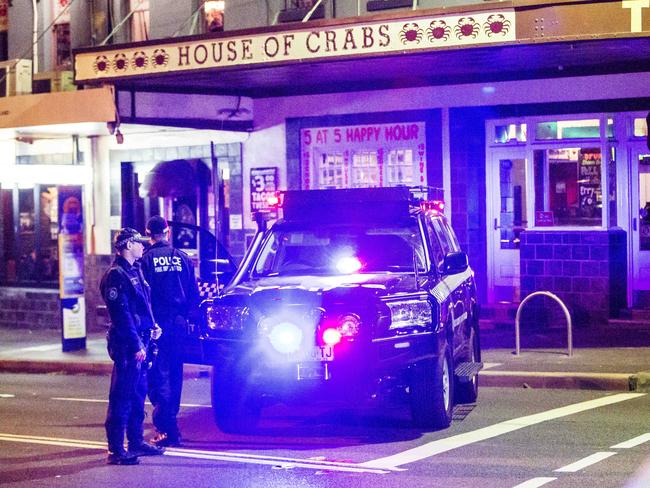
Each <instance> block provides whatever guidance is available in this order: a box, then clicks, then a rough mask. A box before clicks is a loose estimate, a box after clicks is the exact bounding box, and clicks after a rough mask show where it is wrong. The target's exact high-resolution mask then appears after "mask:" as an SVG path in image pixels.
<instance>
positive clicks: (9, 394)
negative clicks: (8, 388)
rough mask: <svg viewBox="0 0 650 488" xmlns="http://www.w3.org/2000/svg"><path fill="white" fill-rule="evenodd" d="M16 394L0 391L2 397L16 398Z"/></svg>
mask: <svg viewBox="0 0 650 488" xmlns="http://www.w3.org/2000/svg"><path fill="white" fill-rule="evenodd" d="M15 397H16V395H12V394H11V393H0V398H15Z"/></svg>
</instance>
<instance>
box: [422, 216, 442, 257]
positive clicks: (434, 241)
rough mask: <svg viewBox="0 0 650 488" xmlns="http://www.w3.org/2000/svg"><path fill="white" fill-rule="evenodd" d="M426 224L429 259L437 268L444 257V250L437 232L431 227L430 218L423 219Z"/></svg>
mask: <svg viewBox="0 0 650 488" xmlns="http://www.w3.org/2000/svg"><path fill="white" fill-rule="evenodd" d="M425 221H426V224H427V233H428V234H429V241H430V242H431V259H432V261H433V263H434V264H435V266H436V268H437V269H440V266H442V262H443V260H444V259H445V251H444V249H443V246H442V244H441V242H440V239H439V237H438V234H437V233H436V230H435V229H434V227H433V221H432V219H430V218H427V219H425Z"/></svg>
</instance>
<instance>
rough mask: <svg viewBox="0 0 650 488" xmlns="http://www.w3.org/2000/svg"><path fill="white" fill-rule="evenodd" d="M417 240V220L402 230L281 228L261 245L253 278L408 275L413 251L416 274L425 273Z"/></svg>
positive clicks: (392, 228)
mask: <svg viewBox="0 0 650 488" xmlns="http://www.w3.org/2000/svg"><path fill="white" fill-rule="evenodd" d="M420 236H421V234H420V231H419V228H418V224H417V221H416V220H415V219H413V220H412V224H411V225H410V226H402V227H383V226H382V227H374V226H373V227H359V226H343V225H341V226H323V227H321V228H317V229H316V228H313V227H310V228H307V229H305V228H302V229H300V228H298V229H295V228H282V227H280V228H277V229H276V230H273V232H272V233H271V235H270V236H269V238H268V239H267V240H266V242H265V243H264V246H263V248H262V250H261V251H260V253H259V257H258V259H257V261H256V263H255V265H254V269H253V275H254V276H288V275H331V274H348V273H350V272H359V273H374V272H391V271H392V272H409V271H410V272H412V271H413V253H414V251H415V254H416V260H417V262H418V268H419V269H420V270H424V250H423V246H422V238H421V237H420ZM351 262H352V263H353V265H352V266H350V263H351ZM354 263H357V266H354Z"/></svg>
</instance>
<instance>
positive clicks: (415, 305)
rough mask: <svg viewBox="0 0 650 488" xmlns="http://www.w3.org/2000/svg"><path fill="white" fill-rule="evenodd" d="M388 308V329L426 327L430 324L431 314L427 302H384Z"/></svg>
mask: <svg viewBox="0 0 650 488" xmlns="http://www.w3.org/2000/svg"><path fill="white" fill-rule="evenodd" d="M386 305H388V308H389V310H390V327H389V329H399V328H403V327H427V326H428V325H430V324H431V321H432V318H433V315H432V313H431V305H430V304H429V302H426V301H420V300H408V301H402V302H388V303H386Z"/></svg>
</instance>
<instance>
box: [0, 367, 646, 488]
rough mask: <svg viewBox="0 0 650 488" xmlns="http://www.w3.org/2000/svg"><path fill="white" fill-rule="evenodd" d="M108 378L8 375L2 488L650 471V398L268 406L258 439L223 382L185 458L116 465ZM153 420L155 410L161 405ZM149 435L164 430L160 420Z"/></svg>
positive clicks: (423, 482)
mask: <svg viewBox="0 0 650 488" xmlns="http://www.w3.org/2000/svg"><path fill="white" fill-rule="evenodd" d="M107 391H108V378H106V377H95V376H65V375H20V374H2V375H0V484H1V485H6V486H47V487H72V486H75V487H78V486H85V487H88V486H90V487H93V488H95V487H102V486H111V487H116V486H139V487H149V486H161V487H162V486H183V487H191V488H198V487H203V486H206V487H208V486H209V487H222V486H223V487H225V486H237V487H262V486H263V487H269V488H273V487H298V488H300V487H333V486H336V487H339V486H354V487H372V488H383V487H404V486H408V487H409V488H410V487H438V486H440V487H468V488H469V487H471V488H474V487H480V488H492V487H494V488H496V487H519V488H534V487H538V486H548V487H552V488H553V487H589V488H595V487H598V488H604V487H622V486H630V487H632V486H633V487H634V488H640V487H644V488H647V487H648V486H650V481H648V480H647V479H646V481H641V480H640V479H639V477H640V476H642V475H643V469H642V468H643V464H644V463H645V462H646V460H650V395H646V394H635V393H604V392H598V391H588V390H541V389H540V390H536V389H520V390H518V389H512V388H510V389H497V388H483V389H482V390H481V393H480V398H479V402H478V404H477V405H475V406H463V407H457V408H456V411H455V421H454V424H453V425H452V427H450V428H449V429H446V430H443V431H438V432H422V431H420V430H418V429H413V428H411V427H410V425H409V421H408V416H407V415H406V414H405V411H404V410H403V409H401V408H397V407H392V408H382V409H372V408H367V407H363V408H357V409H350V408H348V409H340V408H332V407H326V406H322V405H321V406H316V407H313V406H312V407H304V406H302V407H300V408H296V407H289V406H277V407H273V408H270V409H267V410H266V411H265V413H264V416H263V420H262V422H261V424H260V428H259V431H258V432H257V433H256V434H255V435H250V436H235V435H224V434H222V433H221V432H219V431H218V430H217V429H216V427H215V426H214V423H213V421H212V413H211V410H210V408H209V379H207V378H199V379H195V380H189V381H186V383H185V391H184V395H183V403H184V404H185V406H184V407H183V408H182V411H181V421H180V424H181V429H182V431H183V434H184V437H185V440H186V442H185V444H184V446H183V449H172V450H168V452H167V455H165V456H162V457H156V458H143V459H142V463H141V464H140V465H139V466H107V465H105V464H104V462H105V455H106V454H105V449H106V446H105V437H104V431H103V420H104V414H105V410H106V403H105V399H106V395H107ZM149 409H150V407H149ZM146 427H147V429H148V431H149V432H148V433H149V434H151V429H150V427H151V426H150V423H149V422H148V421H146ZM648 470H649V471H650V466H648Z"/></svg>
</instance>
